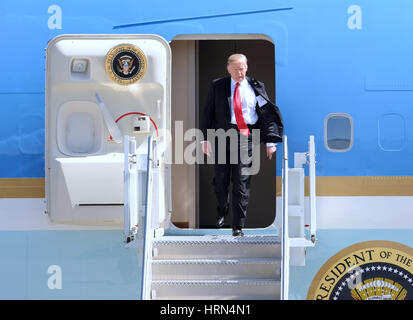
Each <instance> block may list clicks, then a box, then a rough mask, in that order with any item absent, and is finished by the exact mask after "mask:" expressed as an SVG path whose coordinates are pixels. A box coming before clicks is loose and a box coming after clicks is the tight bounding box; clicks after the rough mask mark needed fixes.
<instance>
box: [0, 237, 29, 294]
mask: <svg viewBox="0 0 413 320" xmlns="http://www.w3.org/2000/svg"><path fill="white" fill-rule="evenodd" d="M27 245H28V244H27V237H26V234H25V233H24V232H13V231H2V232H0V257H1V258H0V299H2V300H5V299H13V300H14V299H26V298H27V290H26V282H27V264H26V263H27Z"/></svg>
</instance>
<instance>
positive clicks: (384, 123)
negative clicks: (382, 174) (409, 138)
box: [378, 113, 406, 151]
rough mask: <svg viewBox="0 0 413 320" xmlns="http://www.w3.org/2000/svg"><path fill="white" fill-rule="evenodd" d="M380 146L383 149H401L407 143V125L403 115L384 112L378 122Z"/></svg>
mask: <svg viewBox="0 0 413 320" xmlns="http://www.w3.org/2000/svg"><path fill="white" fill-rule="evenodd" d="M378 131H379V133H378V136H379V139H378V140H379V141H378V143H379V146H380V148H382V149H383V151H400V150H402V149H403V147H404V145H405V143H406V125H405V121H404V118H403V116H402V115H400V114H396V113H389V114H383V115H382V116H381V117H380V119H379V122H378Z"/></svg>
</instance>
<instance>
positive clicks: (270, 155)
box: [267, 146, 277, 160]
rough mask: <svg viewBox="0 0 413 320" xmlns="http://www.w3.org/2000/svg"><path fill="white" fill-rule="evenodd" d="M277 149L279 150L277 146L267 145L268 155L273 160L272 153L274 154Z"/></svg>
mask: <svg viewBox="0 0 413 320" xmlns="http://www.w3.org/2000/svg"><path fill="white" fill-rule="evenodd" d="M275 151H277V147H276V146H271V147H267V157H268V159H270V160H271V158H272V154H273V153H274V152H275Z"/></svg>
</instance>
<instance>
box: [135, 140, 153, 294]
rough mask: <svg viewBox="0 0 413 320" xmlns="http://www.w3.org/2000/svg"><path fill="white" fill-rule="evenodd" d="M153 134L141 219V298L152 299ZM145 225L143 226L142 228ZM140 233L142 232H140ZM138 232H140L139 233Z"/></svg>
mask: <svg viewBox="0 0 413 320" xmlns="http://www.w3.org/2000/svg"><path fill="white" fill-rule="evenodd" d="M152 165H153V159H152V136H149V137H148V159H147V171H146V172H147V176H146V193H145V194H146V206H145V214H144V216H142V217H140V219H139V229H141V230H140V231H141V232H143V234H142V240H143V243H142V250H143V252H142V281H141V284H142V285H141V299H142V300H150V299H151V282H152V240H153V237H154V235H153V232H152V231H153V230H152V201H151V199H152ZM142 227H143V228H142ZM139 233H140V232H139ZM139 233H138V234H139Z"/></svg>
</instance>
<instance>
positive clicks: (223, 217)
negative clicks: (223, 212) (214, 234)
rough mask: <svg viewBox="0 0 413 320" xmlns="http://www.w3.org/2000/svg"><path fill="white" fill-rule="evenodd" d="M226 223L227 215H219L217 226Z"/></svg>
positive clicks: (219, 226)
mask: <svg viewBox="0 0 413 320" xmlns="http://www.w3.org/2000/svg"><path fill="white" fill-rule="evenodd" d="M224 223H225V216H222V217H218V218H217V223H216V224H215V225H216V227H217V228H221V227H222V226H223V225H224Z"/></svg>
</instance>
